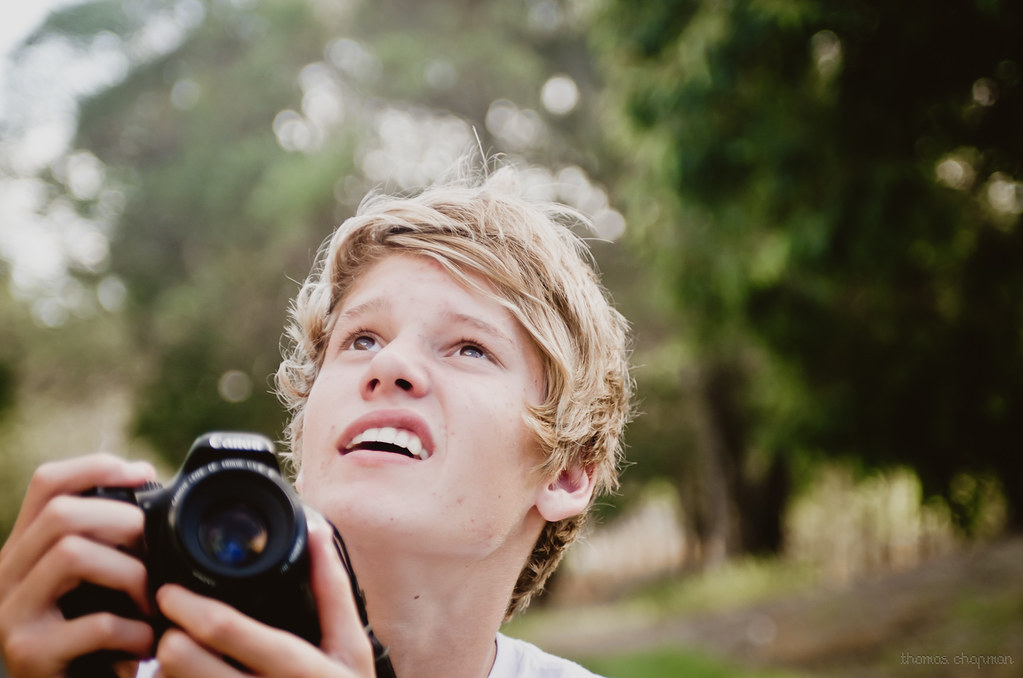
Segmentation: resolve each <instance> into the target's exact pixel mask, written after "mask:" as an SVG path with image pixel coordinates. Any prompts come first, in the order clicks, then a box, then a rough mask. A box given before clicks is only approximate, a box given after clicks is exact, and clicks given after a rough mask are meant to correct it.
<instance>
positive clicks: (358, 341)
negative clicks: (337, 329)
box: [348, 334, 379, 351]
mask: <svg viewBox="0 0 1023 678" xmlns="http://www.w3.org/2000/svg"><path fill="white" fill-rule="evenodd" d="M348 346H349V348H350V349H351V350H353V351H375V350H377V349H378V348H379V346H378V344H377V341H376V339H374V338H373V337H371V336H369V335H367V334H360V335H358V336H356V337H354V338H352V340H351V341H350V342H349V343H348Z"/></svg>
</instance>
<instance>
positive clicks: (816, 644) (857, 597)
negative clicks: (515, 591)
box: [544, 539, 1023, 678]
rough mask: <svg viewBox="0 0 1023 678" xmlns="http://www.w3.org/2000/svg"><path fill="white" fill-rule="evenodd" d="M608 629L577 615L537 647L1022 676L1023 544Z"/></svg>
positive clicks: (839, 677) (806, 666)
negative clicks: (661, 650) (658, 649)
mask: <svg viewBox="0 0 1023 678" xmlns="http://www.w3.org/2000/svg"><path fill="white" fill-rule="evenodd" d="M608 621H609V620H607V619H604V620H591V622H592V623H587V622H586V620H585V616H583V617H581V619H580V622H579V623H577V624H572V625H565V624H562V625H560V626H561V628H560V629H559V630H558V631H557V632H556V633H545V638H544V645H545V646H546V647H547V648H548V649H550V650H553V651H555V652H559V653H563V654H568V655H575V656H585V655H588V654H600V653H606V652H622V651H629V650H639V649H643V648H647V647H653V646H686V647H691V648H697V649H700V650H702V651H704V652H707V653H710V654H714V655H719V656H722V657H727V658H729V659H730V660H731V661H735V662H738V663H741V664H745V665H750V666H761V667H766V666H773V667H784V668H788V669H791V670H794V671H797V672H800V673H804V674H806V675H808V676H824V677H827V678H854V677H857V678H858V677H860V676H864V677H866V676H870V677H871V678H875V677H876V678H886V677H895V676H898V677H899V678H914V677H916V676H927V677H928V678H946V677H952V676H956V677H958V676H979V677H982V678H1003V677H1005V678H1009V677H1010V676H1012V677H1016V676H1023V539H1014V540H1006V541H1002V542H998V543H995V544H990V545H986V546H983V547H975V548H972V549H969V550H966V551H961V552H958V553H954V554H951V555H947V556H943V557H941V558H938V559H935V560H933V561H931V562H928V563H925V564H923V565H921V566H919V567H917V568H915V569H913V570H910V571H905V572H899V573H890V574H886V575H884V576H877V577H873V578H870V579H865V580H861V581H858V582H855V583H854V584H851V585H848V586H845V587H830V588H827V587H825V588H816V589H813V590H808V591H805V592H801V593H799V594H795V595H788V596H785V597H782V598H778V599H775V600H771V601H768V602H765V603H760V604H757V605H754V606H750V607H746V608H741V609H736V610H730V611H726V612H718V613H701V614H696V615H691V616H685V617H680V618H677V619H669V620H666V621H662V622H658V623H656V624H653V625H651V623H649V622H647V623H645V624H644V623H634V622H632V621H630V620H622V623H620V624H615V623H608Z"/></svg>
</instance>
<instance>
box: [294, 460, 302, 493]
mask: <svg viewBox="0 0 1023 678" xmlns="http://www.w3.org/2000/svg"><path fill="white" fill-rule="evenodd" d="M295 490H296V491H297V492H298V493H299V494H302V467H301V466H300V467H299V469H298V473H296V474H295Z"/></svg>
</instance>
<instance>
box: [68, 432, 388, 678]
mask: <svg viewBox="0 0 1023 678" xmlns="http://www.w3.org/2000/svg"><path fill="white" fill-rule="evenodd" d="M85 494H86V495H89V496H96V497H104V498H109V499H116V500H120V501H125V502H128V503H131V504H135V505H137V506H138V507H139V508H141V509H142V510H143V512H144V513H145V529H144V539H143V542H144V543H143V544H142V545H141V546H140V548H139V550H138V552H137V553H135V554H133V555H136V556H137V557H138V558H139V559H140V560H141V561H142V562H143V564H144V565H145V566H146V570H147V574H148V579H149V592H150V595H153V594H155V592H156V590H157V589H158V588H159V587H160V586H162V585H163V584H166V583H176V584H180V585H182V586H185V587H186V588H188V589H191V590H192V591H195V592H197V593H199V594H201V595H204V596H208V597H210V598H215V599H217V600H220V601H223V602H225V603H227V604H229V605H231V606H232V607H234V608H236V609H238V610H239V611H241V612H243V613H245V614H246V615H248V616H250V617H252V618H254V619H256V620H259V621H261V622H264V623H266V624H268V625H271V626H274V627H276V628H280V629H284V630H286V631H290V632H291V633H294V634H295V635H297V636H299V637H301V638H304V639H306V640H308V641H309V642H310V643H312V644H314V645H319V643H320V639H321V632H320V624H319V615H318V612H317V608H316V601H315V599H314V597H313V594H312V589H311V585H310V579H309V548H308V534H307V531H306V517H305V512H304V511H303V509H302V504H301V502H300V501H299V500H298V497H297V496H296V495H295V492H294V490H292V488H291V486H290V485H289V484H288V483H287V482H286V481H285V480H284V479H283V478H281V475H280V469H279V466H278V464H277V459H276V456H275V454H274V446H273V443H271V442H270V440H269V439H267V438H265V437H264V436H261V435H258V434H254V433H235V432H220V433H207V434H205V435H203V436H200V437H199V438H198V439H197V440H196V441H195V443H193V445H192V448H191V450H189V452H188V457H187V458H186V459H185V463H184V464H183V465H182V467H181V470H180V471H179V472H178V474H177V475H176V476H175V477H174V479H173V480H172V481H171V483H170V484H169V485H168V486H167V487H162V486H160V485H159V484H156V483H148V484H146V485H145V486H143V487H138V488H123V487H113V488H111V487H97V488H93V489H92V490H89V491H87V492H86V493H85ZM334 535H335V545H336V547H337V551H338V556H339V557H340V558H341V560H342V562H343V563H344V566H345V569H346V570H347V571H348V575H349V579H350V580H351V583H352V590H353V591H354V592H355V598H356V601H357V602H358V607H359V613H360V615H361V617H362V622H363V625H364V626H365V627H366V630H367V633H369V635H370V639H371V641H372V643H373V648H374V652H375V655H376V659H377V675H378V677H380V678H383V677H384V676H393V675H394V674H393V670H391V667H390V660H389V658H388V657H387V649H386V648H384V647H383V646H381V645H380V643H379V642H378V641H377V640H376V637H375V636H374V635H373V633H372V630H371V629H370V627H369V623H368V618H367V615H366V608H365V603H364V600H363V597H362V592H361V590H360V589H359V587H358V583H357V581H356V579H355V574H354V573H353V572H352V568H351V564H350V562H349V559H348V554H347V552H346V551H345V548H344V542H343V541H342V540H341V537H340V535H339V534H338V533H337V531H336V530H335V532H334ZM59 606H60V609H61V611H62V612H63V614H64V616H65V617H66V618H68V619H72V618H75V617H80V616H83V615H86V614H91V613H94V612H99V611H108V612H112V613H114V614H117V615H119V616H122V617H128V618H133V619H143V620H144V621H147V622H148V623H150V624H152V626H153V629H154V632H155V635H156V638H157V640H159V638H160V635H161V634H162V633H163V631H165V630H166V629H167V627H168V625H169V622H168V621H167V620H166V619H165V618H163V616H162V615H160V614H159V612H157V613H156V614H155V616H154V617H149V618H144V617H143V616H142V613H141V612H140V611H139V610H138V608H137V606H136V605H135V604H134V602H133V601H132V600H131V598H130V597H129V596H128V595H127V594H125V593H124V592H121V591H115V590H112V589H107V588H104V587H100V586H96V585H94V584H90V583H83V584H81V585H79V586H78V587H77V588H75V589H74V590H72V591H70V592H68V593H66V594H65V595H64V596H63V597H62V598H61V599H60V601H59ZM154 608H155V606H154ZM124 658H126V657H125V656H124V655H123V654H120V653H117V652H114V651H100V652H96V653H92V654H90V655H86V656H84V657H79V658H77V659H76V660H75V661H74V662H73V663H72V666H71V674H70V675H72V676H75V677H78V676H81V677H85V676H89V677H92V678H95V677H98V676H112V675H114V674H113V671H112V669H111V664H112V663H113V662H114V661H117V660H119V659H124Z"/></svg>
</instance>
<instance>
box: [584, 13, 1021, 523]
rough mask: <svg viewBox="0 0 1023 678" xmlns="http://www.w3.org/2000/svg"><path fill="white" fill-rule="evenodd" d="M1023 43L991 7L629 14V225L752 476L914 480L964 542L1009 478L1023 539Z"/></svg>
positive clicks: (617, 70) (614, 28)
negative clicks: (944, 507) (853, 463)
mask: <svg viewBox="0 0 1023 678" xmlns="http://www.w3.org/2000/svg"><path fill="white" fill-rule="evenodd" d="M1021 38H1023V12H1021V10H1020V8H1019V7H1018V6H1017V5H1014V4H1013V3H1005V2H989V1H986V0H983V1H981V0H977V1H973V0H957V1H956V2H952V3H947V4H945V5H943V6H942V8H941V10H940V11H935V8H934V7H932V6H930V5H927V4H924V3H888V2H880V1H878V2H861V1H857V2H817V1H810V0H803V1H799V2H772V1H766V0H764V1H760V2H716V1H714V2H711V1H702V0H675V1H671V2H644V3H640V4H639V5H637V4H636V3H632V2H627V1H625V0H618V1H612V2H609V3H607V6H606V9H605V14H604V16H603V19H602V23H601V25H600V28H599V30H598V32H597V43H596V44H597V45H598V48H599V50H600V51H601V53H602V54H603V56H604V57H605V58H604V59H603V64H604V67H605V68H604V72H605V73H606V75H607V78H608V87H607V90H606V91H607V94H608V97H609V98H610V99H611V101H612V104H611V109H612V110H613V111H614V112H615V115H616V120H617V123H615V124H616V127H615V128H614V129H615V131H616V132H617V133H618V134H619V135H620V138H622V139H625V140H626V141H625V143H624V144H623V150H624V151H625V152H626V153H627V154H628V155H627V157H630V158H631V159H632V161H631V168H632V170H633V172H634V175H635V176H636V177H637V178H638V180H636V181H634V182H632V184H631V188H630V189H629V191H628V192H627V195H628V196H629V202H630V205H632V209H630V216H631V217H632V221H633V222H634V224H638V225H640V226H641V227H642V228H643V232H644V236H645V241H646V243H647V246H648V247H650V248H651V251H657V252H659V254H660V261H661V270H662V271H663V272H664V274H665V275H666V276H669V277H670V279H671V281H672V286H673V288H674V290H675V292H676V302H677V306H676V307H677V308H678V309H679V312H680V313H681V314H682V316H683V317H684V322H685V324H686V327H687V328H688V329H689V331H690V336H691V337H692V338H693V341H694V342H695V343H696V344H697V345H698V346H699V354H700V355H701V356H702V358H701V361H702V363H703V364H704V365H705V366H709V367H707V368H706V369H707V370H708V372H709V374H711V375H720V374H721V369H720V367H721V366H724V367H725V370H724V373H725V374H726V375H727V374H732V375H734V378H733V379H732V381H731V383H732V384H733V386H732V387H731V388H732V390H731V392H730V393H729V392H728V388H725V389H718V390H717V392H719V393H721V394H723V399H724V401H725V405H724V406H723V407H721V408H718V411H721V412H733V413H738V415H739V416H738V421H739V425H738V426H739V428H738V430H742V428H743V427H745V429H746V431H747V435H746V436H744V437H743V438H742V439H741V440H736V441H734V444H735V445H737V446H739V447H741V448H742V451H739V452H736V453H735V458H736V459H738V463H739V464H740V466H741V465H742V464H743V463H744V461H745V460H747V459H748V455H749V454H750V450H756V449H759V450H761V451H763V450H766V451H767V453H768V454H769V455H770V456H773V457H775V458H782V459H788V460H789V462H791V460H792V459H793V455H795V454H798V453H800V452H804V453H805V452H813V453H816V454H821V455H826V456H845V457H852V458H856V459H859V460H863V461H864V462H865V463H866V464H868V465H874V466H877V465H893V464H908V465H910V466H912V467H913V468H915V469H916V470H917V471H918V472H919V473H920V475H921V478H922V480H923V482H924V486H925V489H926V491H927V492H928V493H931V494H941V495H943V496H945V497H946V498H947V499H949V500H950V502H951V506H952V508H953V510H954V511H955V512H956V513H957V517H958V518H959V520H960V523H961V524H962V525H964V526H966V527H968V526H969V523H970V520H971V515H970V508H969V506H970V500H969V499H968V498H966V499H964V498H963V497H961V496H957V494H956V493H955V492H953V491H952V488H953V486H954V485H955V484H956V483H955V479H956V478H957V477H959V476H960V475H961V474H964V473H966V474H993V475H994V476H996V477H997V478H999V479H1000V481H1001V483H1002V486H1003V490H1004V493H1005V495H1006V497H1007V499H1008V502H1009V504H1010V507H1011V518H1010V520H1011V522H1012V524H1013V525H1014V526H1015V527H1017V528H1019V527H1023V456H1021V455H1020V454H1019V453H1018V449H1017V448H1018V443H1017V442H1016V440H1015V437H1016V436H1015V429H1017V428H1018V426H1017V424H1016V422H1019V421H1021V420H1023V344H1021V342H1020V334H1019V332H1020V330H1019V328H1020V321H1021V320H1023V302H1021V297H1020V295H1019V294H1017V293H1016V291H1017V290H1019V289H1020V288H1021V285H1023V268H1021V267H1020V266H1019V265H1018V262H1019V261H1020V260H1021V259H1020V255H1021V254H1023V230H1021V229H1020V227H1019V221H1020V213H1021V212H1023V185H1021V184H1020V179H1021V178H1023V132H1021V128H1020V127H1019V125H1018V121H1019V120H1020V119H1021V118H1023V92H1021V89H1020V75H1021V71H1020V68H1021V65H1023V39H1021ZM651 203H655V204H657V205H658V207H659V209H658V210H656V211H655V210H651V209H650V207H649V205H650V204H651ZM751 356H759V357H757V358H755V359H753V360H751ZM779 375H781V377H783V380H782V381H779V382H777V383H776V382H774V380H775V379H778V378H780V377H779ZM714 380H715V378H713V377H712V379H711V381H714ZM717 381H720V379H717ZM711 391H714V389H713V388H712V389H711ZM728 428H729V429H730V430H731V431H732V432H733V434H734V432H735V431H736V430H737V429H736V425H735V423H734V422H733V424H732V425H730V427H728ZM743 455H746V456H743Z"/></svg>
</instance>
